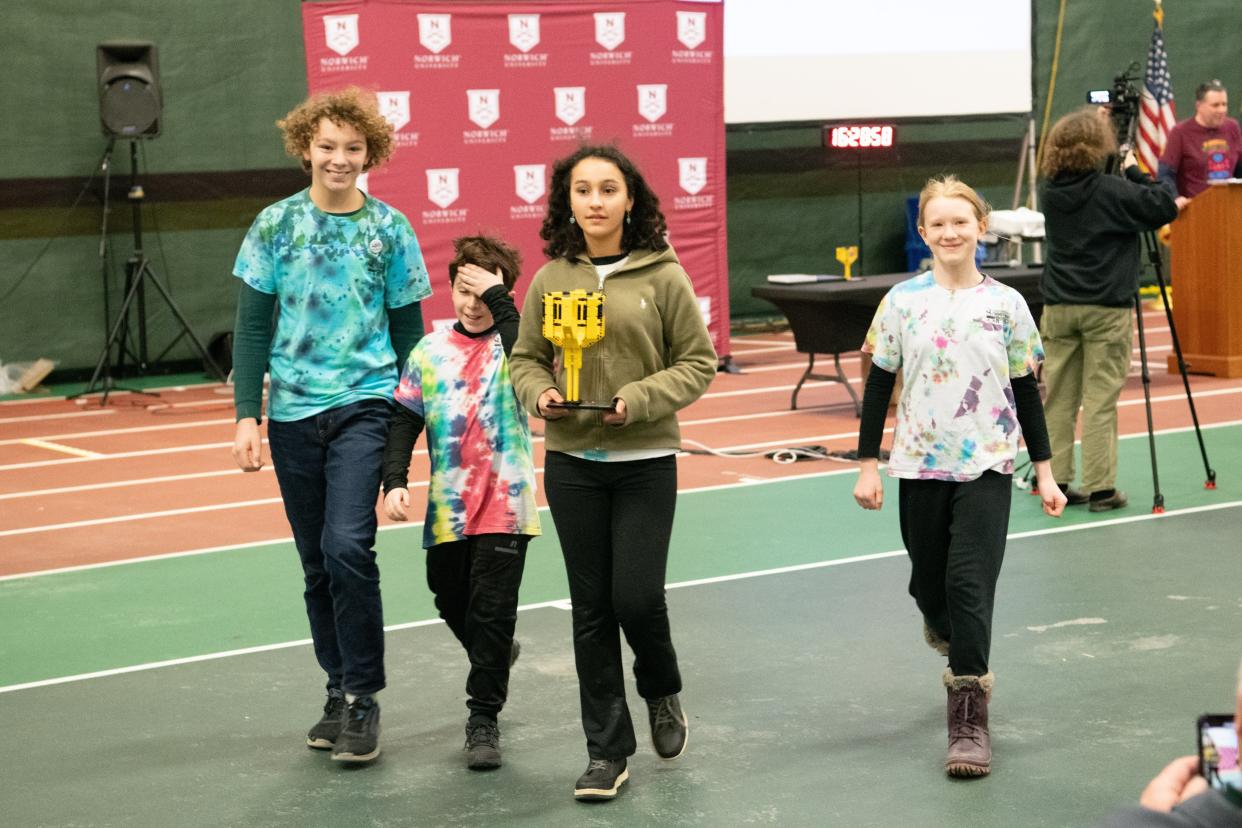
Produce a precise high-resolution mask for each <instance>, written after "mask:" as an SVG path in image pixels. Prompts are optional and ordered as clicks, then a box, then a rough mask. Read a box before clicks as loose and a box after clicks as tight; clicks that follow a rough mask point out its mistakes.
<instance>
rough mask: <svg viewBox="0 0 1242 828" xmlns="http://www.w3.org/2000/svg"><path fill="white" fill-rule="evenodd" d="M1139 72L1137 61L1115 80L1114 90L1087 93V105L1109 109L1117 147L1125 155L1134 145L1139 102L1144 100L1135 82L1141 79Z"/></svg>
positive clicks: (1096, 90)
mask: <svg viewBox="0 0 1242 828" xmlns="http://www.w3.org/2000/svg"><path fill="white" fill-rule="evenodd" d="M1139 71H1140V70H1139V64H1138V62H1137V61H1135V62H1134V63H1131V64H1130V67H1129V68H1128V69H1126V70H1125V71H1124V72H1122V73H1120V74H1119V75H1117V76H1115V77H1114V78H1113V87H1112V89H1092V90H1091V91H1090V92H1088V93H1087V103H1089V104H1096V105H1098V106H1107V107H1108V111H1109V115H1108V117H1109V119H1110V120H1112V123H1113V132H1114V134H1115V135H1116V136H1117V146H1118V147H1119V148H1120V150H1121V152H1122V154H1123V155H1124V154H1125V151H1126V150H1127V149H1129V148H1130V146H1131V144H1132V140H1131V138H1132V136H1133V134H1134V125H1135V124H1136V123H1137V121H1138V112H1139V102H1140V101H1141V100H1142V95H1141V94H1140V93H1139V90H1138V87H1136V86H1135V85H1134V82H1135V81H1137V80H1138V79H1139V78H1140V77H1141V75H1140V74H1139Z"/></svg>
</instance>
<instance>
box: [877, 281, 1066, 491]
mask: <svg viewBox="0 0 1242 828" xmlns="http://www.w3.org/2000/svg"><path fill="white" fill-rule="evenodd" d="M863 350H864V351H865V352H867V353H870V354H871V358H872V360H873V361H874V363H875V364H876V365H878V366H879V367H881V368H883V369H884V370H886V371H891V372H893V373H896V372H897V371H901V376H902V381H903V383H904V386H903V388H902V392H901V398H900V400H899V402H898V404H897V425H896V427H895V428H894V432H893V449H892V453H891V456H890V458H889V465H888V469H889V474H891V475H893V476H894V477H904V478H909V479H916V480H973V479H975V478H976V477H978V476H979V475H981V474H983V473H984V472H985V471H990V470H991V471H998V472H1001V473H1003V474H1010V473H1012V472H1013V462H1014V457H1015V455H1016V454H1017V451H1018V434H1019V429H1018V413H1017V407H1016V405H1015V403H1014V398H1013V388H1012V387H1011V386H1010V379H1012V378H1014V377H1021V376H1024V375H1026V374H1029V373H1031V372H1032V371H1034V370H1035V369H1036V367H1037V366H1038V365H1039V363H1040V362H1042V361H1043V359H1044V348H1043V344H1042V343H1041V342H1040V340H1039V330H1038V329H1037V328H1036V326H1035V320H1034V319H1033V318H1032V317H1031V311H1030V308H1028V307H1027V306H1026V300H1024V299H1023V298H1022V294H1020V293H1018V292H1017V291H1016V290H1014V289H1013V288H1011V287H1008V286H1006V285H1002V284H1001V283H1000V282H997V281H996V280H995V279H992V278H990V277H987V276H985V277H984V278H983V281H982V282H980V283H979V284H978V285H977V286H975V287H972V288H965V289H958V290H949V289H947V288H943V287H941V286H940V285H938V284H936V280H935V279H934V278H933V277H932V274H931V272H930V271H928V272H927V273H923V274H921V275H919V276H915V277H914V278H912V279H907V280H906V281H904V282H902V283H901V284H898V285H896V286H894V287H893V288H892V290H890V291H889V292H888V295H887V296H885V297H884V300H883V301H882V302H881V303H880V307H879V308H878V309H877V310H876V312H875V318H874V319H873V320H872V322H871V329H870V330H869V331H868V332H867V339H866V342H865V344H864V345H863Z"/></svg>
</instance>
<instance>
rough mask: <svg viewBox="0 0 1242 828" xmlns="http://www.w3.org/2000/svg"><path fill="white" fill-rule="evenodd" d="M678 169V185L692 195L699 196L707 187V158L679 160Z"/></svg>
mask: <svg viewBox="0 0 1242 828" xmlns="http://www.w3.org/2000/svg"><path fill="white" fill-rule="evenodd" d="M677 168H678V169H677V171H678V176H677V179H678V183H679V184H681V188H682V189H683V190H685V191H686V192H687V193H689V194H690V195H698V192H699V190H701V189H703V188H704V187H705V186H707V159H706V158H678V159H677Z"/></svg>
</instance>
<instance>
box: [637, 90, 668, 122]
mask: <svg viewBox="0 0 1242 828" xmlns="http://www.w3.org/2000/svg"><path fill="white" fill-rule="evenodd" d="M667 111H668V84H667V83H640V84H638V114H639V115H642V116H643V117H644V118H646V119H647V120H648V121H651V123H653V124H654V123H655V122H656V121H658V120H660V118H661V117H663V115H664V113H665V112H667Z"/></svg>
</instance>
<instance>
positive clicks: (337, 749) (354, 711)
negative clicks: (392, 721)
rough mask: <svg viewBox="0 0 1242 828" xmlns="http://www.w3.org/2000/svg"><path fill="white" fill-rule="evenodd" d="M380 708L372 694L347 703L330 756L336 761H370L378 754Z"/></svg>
mask: <svg viewBox="0 0 1242 828" xmlns="http://www.w3.org/2000/svg"><path fill="white" fill-rule="evenodd" d="M379 719H380V708H379V702H377V701H376V700H375V697H374V696H359V697H358V698H356V699H354V700H353V702H352V703H351V704H350V705H349V709H348V710H347V711H346V714H345V727H344V728H342V730H341V735H340V736H338V737H337V739H336V745H335V746H334V747H333V749H332V758H333V759H334V760H336V761H337V762H370V761H371V760H373V759H374V758H375V757H377V756H379V755H380V747H379V734H380V723H379Z"/></svg>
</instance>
